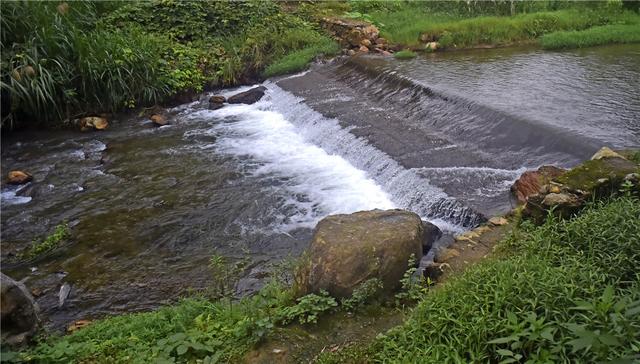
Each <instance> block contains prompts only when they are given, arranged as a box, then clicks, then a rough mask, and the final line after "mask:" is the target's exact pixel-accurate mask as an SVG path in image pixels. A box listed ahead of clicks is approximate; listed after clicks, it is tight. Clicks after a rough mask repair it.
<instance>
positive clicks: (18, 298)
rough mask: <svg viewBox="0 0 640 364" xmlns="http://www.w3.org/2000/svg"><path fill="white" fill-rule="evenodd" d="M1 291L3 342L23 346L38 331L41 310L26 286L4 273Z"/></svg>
mask: <svg viewBox="0 0 640 364" xmlns="http://www.w3.org/2000/svg"><path fill="white" fill-rule="evenodd" d="M0 291H1V292H0V293H1V294H0V318H1V320H0V321H1V322H2V342H3V343H4V344H8V345H20V344H23V343H24V342H26V341H27V340H28V339H30V338H31V337H32V336H33V334H35V332H36V330H37V329H38V325H39V324H40V318H39V313H40V308H39V307H38V304H37V303H36V301H35V300H34V299H33V296H32V295H31V293H30V292H29V290H28V289H27V287H25V285H24V284H22V283H21V282H18V281H15V280H13V279H12V278H10V277H9V276H7V275H5V274H4V273H0Z"/></svg>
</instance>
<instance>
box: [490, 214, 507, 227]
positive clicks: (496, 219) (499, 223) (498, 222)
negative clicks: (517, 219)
mask: <svg viewBox="0 0 640 364" xmlns="http://www.w3.org/2000/svg"><path fill="white" fill-rule="evenodd" d="M489 223H490V224H491V225H495V226H502V225H507V224H508V223H509V221H508V220H507V219H505V218H504V217H500V216H495V217H492V218H490V219H489Z"/></svg>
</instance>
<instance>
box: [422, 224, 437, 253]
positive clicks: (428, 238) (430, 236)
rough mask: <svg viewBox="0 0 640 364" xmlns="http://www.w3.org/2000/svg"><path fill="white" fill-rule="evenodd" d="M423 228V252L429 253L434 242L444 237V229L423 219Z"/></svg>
mask: <svg viewBox="0 0 640 364" xmlns="http://www.w3.org/2000/svg"><path fill="white" fill-rule="evenodd" d="M422 229H423V231H424V232H423V235H422V254H427V252H428V251H429V249H431V247H432V246H433V243H435V242H436V241H437V240H438V239H440V238H441V237H442V231H441V230H440V228H438V227H437V226H435V225H434V224H432V223H430V222H428V221H422Z"/></svg>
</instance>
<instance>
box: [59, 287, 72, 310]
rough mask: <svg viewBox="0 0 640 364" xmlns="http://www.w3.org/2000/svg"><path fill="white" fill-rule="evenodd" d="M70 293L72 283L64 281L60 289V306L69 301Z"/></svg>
mask: <svg viewBox="0 0 640 364" xmlns="http://www.w3.org/2000/svg"><path fill="white" fill-rule="evenodd" d="M69 293H71V285H70V284H69V283H64V284H63V285H62V286H60V291H59V292H58V308H61V307H62V306H64V304H65V302H67V298H69Z"/></svg>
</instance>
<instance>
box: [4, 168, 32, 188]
mask: <svg viewBox="0 0 640 364" xmlns="http://www.w3.org/2000/svg"><path fill="white" fill-rule="evenodd" d="M32 180H33V176H32V175H30V174H29V173H27V172H23V171H11V172H9V175H8V176H7V183H8V184H10V185H21V184H24V183H27V182H31V181H32Z"/></svg>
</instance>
